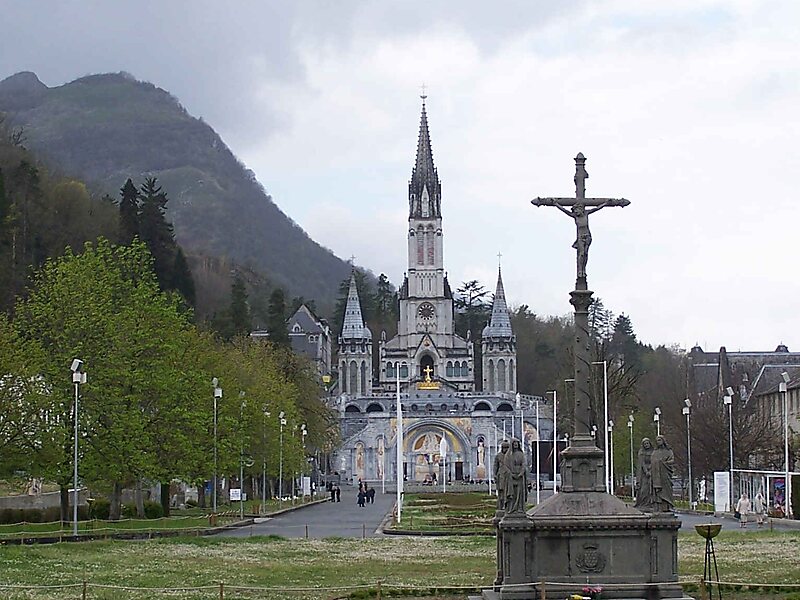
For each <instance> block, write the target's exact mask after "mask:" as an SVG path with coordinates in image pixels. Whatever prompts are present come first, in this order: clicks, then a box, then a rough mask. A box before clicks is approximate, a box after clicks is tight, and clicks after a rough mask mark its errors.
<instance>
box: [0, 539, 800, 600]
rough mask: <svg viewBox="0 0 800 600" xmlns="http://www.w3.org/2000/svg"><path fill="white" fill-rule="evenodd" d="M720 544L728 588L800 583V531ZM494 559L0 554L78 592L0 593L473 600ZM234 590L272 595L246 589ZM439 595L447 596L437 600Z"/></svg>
mask: <svg viewBox="0 0 800 600" xmlns="http://www.w3.org/2000/svg"><path fill="white" fill-rule="evenodd" d="M717 541H718V543H717V556H718V561H719V567H720V575H721V578H722V579H723V580H725V581H734V582H739V583H749V584H757V583H758V584H768V583H800V561H798V558H797V555H798V549H800V532H792V533H778V532H766V531H765V532H758V533H755V532H750V533H740V532H738V531H733V532H727V531H723V532H722V534H721V535H720V536H719V537H718V538H717ZM703 544H704V542H703V540H702V539H701V538H700V537H699V536H697V535H694V534H682V535H681V536H680V540H679V558H680V575H681V578H682V579H683V580H687V581H690V582H691V583H692V584H694V585H693V586H692V587H689V588H688V589H687V591H688V592H689V593H690V594H692V595H695V596H696V597H699V596H700V594H699V591H698V590H697V585H696V583H694V582H697V581H699V579H700V577H701V575H702V571H703V550H704V545H703ZM494 552H495V541H494V538H491V537H482V536H472V537H425V538H420V537H395V536H392V537H387V538H372V539H366V540H361V539H327V540H302V539H298V540H284V539H280V538H266V537H264V538H249V539H228V538H171V539H162V540H151V541H140V542H129V541H103V542H86V543H79V544H76V543H71V544H54V545H33V546H14V547H0V584H5V585H8V584H17V585H20V584H22V585H25V584H27V585H59V584H77V587H74V588H68V589H56V588H50V589H38V590H36V589H28V590H14V589H8V588H6V589H0V597H3V598H12V599H22V598H25V599H36V600H39V599H44V598H48V599H49V598H53V599H67V598H72V599H75V598H80V597H81V591H82V590H81V582H82V581H84V580H86V581H88V582H90V584H95V585H107V586H123V587H124V588H127V589H118V588H100V587H94V586H93V585H90V586H89V587H88V589H87V596H86V597H87V598H90V599H104V600H111V599H113V600H122V599H128V598H130V599H135V600H140V599H145V598H154V597H169V598H182V599H187V600H188V599H191V600H200V599H206V600H210V599H212V598H214V599H217V598H219V582H220V581H222V582H224V583H225V586H224V590H223V591H224V597H225V598H238V599H245V598H247V599H251V598H252V599H255V598H267V599H277V598H290V599H293V598H298V599H299V598H303V599H309V600H311V599H313V600H322V599H330V598H347V597H366V594H367V593H368V592H369V590H372V592H374V590H375V588H376V583H377V582H378V581H379V580H380V581H381V582H382V584H381V585H382V591H383V596H384V597H390V595H391V591H392V589H403V590H404V592H405V593H411V592H416V593H417V594H418V595H419V596H420V597H425V598H447V599H451V598H452V599H455V598H461V599H463V598H465V597H466V595H467V591H468V590H469V589H470V588H480V587H484V586H488V585H489V584H490V582H491V581H492V579H493V577H494V569H495V561H494ZM200 586H209V587H208V589H201V590H188V589H187V590H182V591H174V592H171V593H166V594H165V593H164V592H159V591H157V588H177V587H200ZM234 586H245V587H247V586H250V587H255V588H269V589H266V590H265V589H261V590H259V589H251V590H243V589H236V588H235V587H234ZM131 588H149V589H140V590H135V589H131ZM287 588H306V589H305V590H304V591H292V590H290V589H287ZM308 588H312V589H308ZM324 588H327V589H324ZM333 588H339V589H333ZM412 588H416V589H412ZM431 588H438V591H430V590H431ZM576 591H578V590H576ZM798 592H800V587H798V588H796V590H795V592H794V593H792V592H791V591H790V590H783V591H777V592H776V591H773V592H768V591H766V590H764V589H739V590H725V591H724V593H723V596H724V597H725V598H735V599H736V600H748V599H751V598H753V599H761V598H768V599H776V600H777V599H786V598H792V599H793V600H796V599H798V598H800V593H798Z"/></svg>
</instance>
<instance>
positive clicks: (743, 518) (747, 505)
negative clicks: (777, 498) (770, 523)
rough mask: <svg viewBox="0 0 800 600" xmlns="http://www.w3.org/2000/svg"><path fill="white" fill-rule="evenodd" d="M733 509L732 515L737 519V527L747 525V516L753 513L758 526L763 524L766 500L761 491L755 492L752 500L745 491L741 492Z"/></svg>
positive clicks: (765, 513) (765, 514)
mask: <svg viewBox="0 0 800 600" xmlns="http://www.w3.org/2000/svg"><path fill="white" fill-rule="evenodd" d="M734 510H735V512H734V516H735V517H736V518H738V519H739V527H741V528H742V529H744V528H746V527H747V517H748V515H750V514H754V515H755V517H756V523H757V525H758V527H759V528H760V527H763V526H764V519H765V518H766V516H767V502H766V500H765V499H764V496H763V495H762V494H761V492H757V493H756V495H755V496H754V497H753V501H752V502H751V501H750V498H749V497H748V496H747V492H742V495H741V496H739V500H738V501H737V502H736V508H735V509H734Z"/></svg>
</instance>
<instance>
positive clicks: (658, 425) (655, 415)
mask: <svg viewBox="0 0 800 600" xmlns="http://www.w3.org/2000/svg"><path fill="white" fill-rule="evenodd" d="M653 422H654V423H655V424H656V435H657V436H658V435H661V409H660V408H659V407H658V406H656V410H655V412H654V413H653Z"/></svg>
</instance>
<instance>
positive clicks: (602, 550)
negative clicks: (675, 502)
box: [474, 491, 686, 600]
mask: <svg viewBox="0 0 800 600" xmlns="http://www.w3.org/2000/svg"><path fill="white" fill-rule="evenodd" d="M679 528H680V521H679V520H678V519H677V517H675V515H674V514H673V513H643V512H641V511H639V510H636V509H634V508H631V507H629V506H627V505H626V504H625V503H624V502H622V501H621V500H620V499H619V498H617V497H615V496H612V495H610V494H606V493H604V492H598V491H573V492H566V493H560V494H556V495H555V496H552V497H551V498H548V499H547V500H545V501H544V502H542V503H541V504H539V505H538V506H537V507H535V508H534V509H533V510H531V511H530V512H529V513H528V514H521V513H520V514H517V515H506V516H504V517H503V519H502V520H501V521H500V523H499V525H498V538H499V539H498V551H499V554H500V556H499V557H498V559H499V561H500V564H499V565H498V566H502V568H501V569H500V570H501V572H502V580H501V581H499V582H496V583H495V586H494V588H493V589H491V590H485V591H484V592H483V594H482V596H477V597H474V598H475V599H476V600H516V599H522V598H526V599H530V598H547V599H550V600H555V599H558V600H563V599H564V598H567V597H568V596H569V595H571V594H580V593H581V592H582V589H583V588H584V587H585V586H587V585H588V586H591V587H602V598H603V599H604V600H605V599H611V598H623V599H636V598H642V599H648V600H655V599H660V598H670V599H672V598H675V599H677V598H686V596H685V595H684V593H683V590H682V588H681V586H680V584H679V583H678V529H679ZM541 582H544V586H542V583H541ZM543 594H544V595H543ZM584 595H586V594H584Z"/></svg>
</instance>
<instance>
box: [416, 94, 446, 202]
mask: <svg viewBox="0 0 800 600" xmlns="http://www.w3.org/2000/svg"><path fill="white" fill-rule="evenodd" d="M425 188H427V189H428V196H429V197H430V200H431V212H430V214H429V215H428V216H427V217H426V218H437V217H441V216H442V210H441V209H442V205H441V202H442V184H441V182H440V181H439V174H438V173H437V171H436V167H435V166H434V164H433V151H432V150H431V136H430V132H429V131H428V114H427V112H426V110H425V98H424V97H423V99H422V115H421V116H420V120H419V138H418V140H417V159H416V161H415V162H414V168H413V169H412V171H411V180H410V181H409V182H408V201H409V217H422V207H421V203H420V199H421V198H422V191H423V190H424V189H425Z"/></svg>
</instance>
